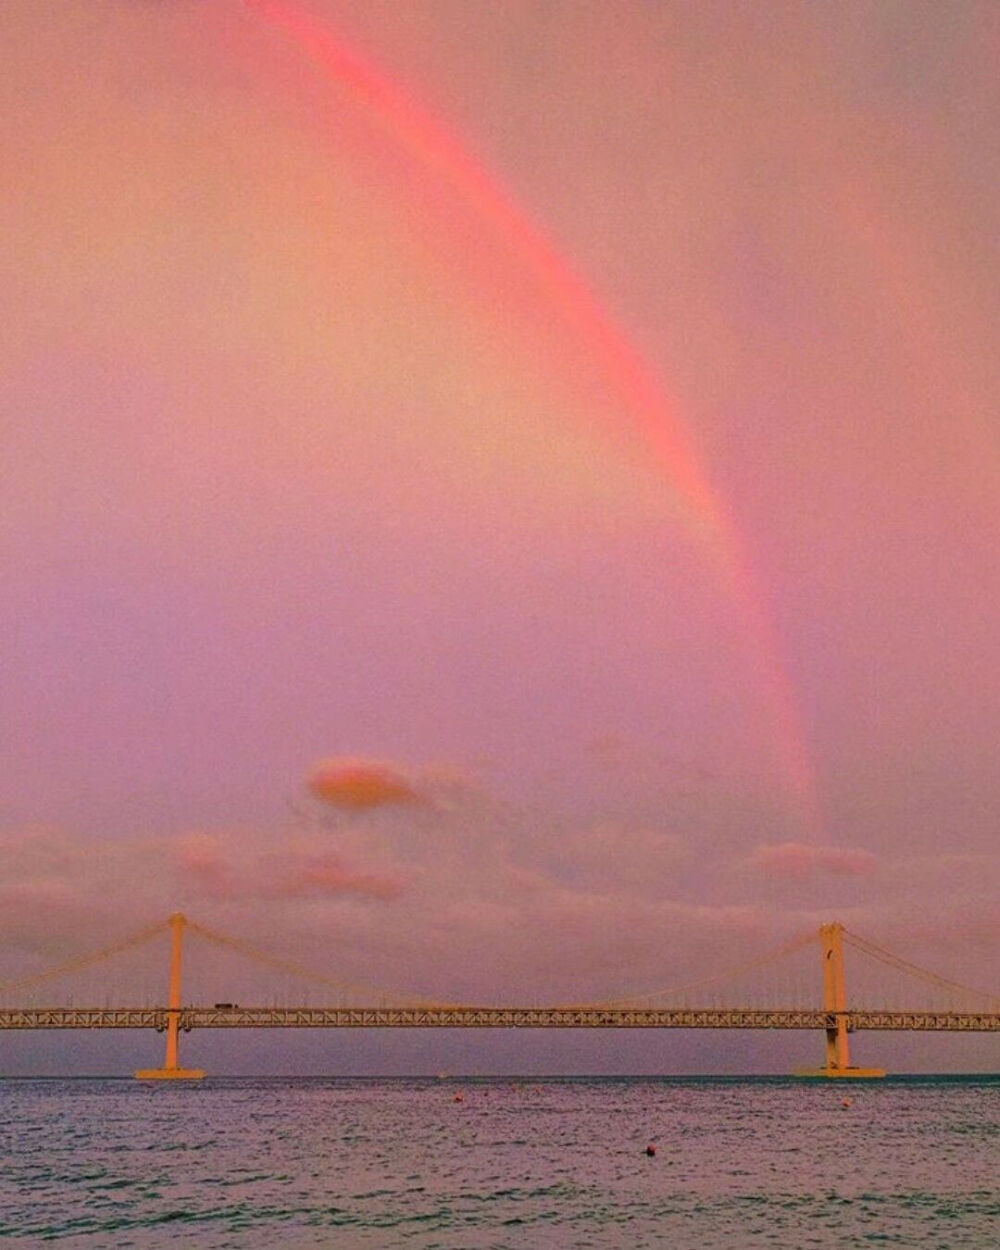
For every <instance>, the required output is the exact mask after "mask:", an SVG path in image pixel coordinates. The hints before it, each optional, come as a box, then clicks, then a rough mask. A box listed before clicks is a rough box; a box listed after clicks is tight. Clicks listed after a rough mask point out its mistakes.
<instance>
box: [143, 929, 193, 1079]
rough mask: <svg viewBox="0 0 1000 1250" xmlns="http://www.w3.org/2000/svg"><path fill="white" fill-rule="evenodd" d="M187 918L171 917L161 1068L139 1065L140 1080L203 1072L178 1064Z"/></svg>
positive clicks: (189, 1076) (191, 1075)
mask: <svg viewBox="0 0 1000 1250" xmlns="http://www.w3.org/2000/svg"><path fill="white" fill-rule="evenodd" d="M186 924H187V917H186V916H184V915H182V913H181V912H179V911H178V912H174V914H173V915H172V916H171V917H170V981H169V985H168V988H167V1045H166V1054H165V1055H164V1058H163V1067H162V1068H140V1069H139V1070H138V1071H137V1072H136V1074H135V1075H136V1079H137V1080H139V1081H177V1080H180V1081H200V1080H201V1078H202V1077H203V1076H204V1075H205V1073H204V1072H203V1071H202V1069H201V1068H182V1067H180V1066H179V1065H178V1055H179V1050H180V1047H179V1041H180V1030H181V963H182V959H183V953H184V926H185V925H186Z"/></svg>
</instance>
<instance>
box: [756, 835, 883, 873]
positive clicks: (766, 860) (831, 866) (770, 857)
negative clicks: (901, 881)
mask: <svg viewBox="0 0 1000 1250" xmlns="http://www.w3.org/2000/svg"><path fill="white" fill-rule="evenodd" d="M750 862H751V864H753V866H754V867H755V868H757V869H759V870H760V871H761V872H763V873H765V874H766V875H767V876H770V877H784V878H795V879H800V878H804V877H814V876H817V875H819V874H826V873H830V874H833V875H834V876H839V877H863V876H867V875H868V874H869V873H872V872H874V871H875V869H876V868H877V867H878V859H877V857H876V856H874V855H873V854H872V853H871V852H870V851H863V850H860V849H858V848H852V847H841V846H810V845H808V844H807V843H804V842H772V843H765V844H762V845H760V846H758V847H756V849H755V850H754V852H753V854H752V855H751V857H750Z"/></svg>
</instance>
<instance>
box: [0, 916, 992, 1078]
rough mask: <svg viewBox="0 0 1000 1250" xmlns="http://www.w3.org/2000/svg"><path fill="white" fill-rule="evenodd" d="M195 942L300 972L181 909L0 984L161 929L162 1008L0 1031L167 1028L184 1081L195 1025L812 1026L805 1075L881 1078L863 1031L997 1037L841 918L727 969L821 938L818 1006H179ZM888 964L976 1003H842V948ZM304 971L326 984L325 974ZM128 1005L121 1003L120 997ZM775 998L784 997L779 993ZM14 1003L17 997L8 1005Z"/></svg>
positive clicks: (7, 1016) (77, 966)
mask: <svg viewBox="0 0 1000 1250" xmlns="http://www.w3.org/2000/svg"><path fill="white" fill-rule="evenodd" d="M187 928H190V929H191V931H192V932H193V933H195V934H197V935H199V937H201V938H205V939H207V940H209V941H211V942H213V943H216V944H217V945H221V946H223V947H224V948H226V949H228V950H230V951H235V952H236V953H237V954H239V955H241V956H244V957H247V958H250V959H252V960H255V961H256V962H257V963H261V964H265V965H267V966H269V967H270V968H271V969H277V970H279V971H283V972H286V973H287V972H292V973H294V974H296V975H299V976H301V975H303V974H304V970H303V969H302V968H300V967H298V966H297V965H294V964H291V963H289V962H287V961H284V960H281V959H276V958H274V957H273V956H270V955H267V954H265V953H263V952H261V951H257V950H255V949H254V948H252V947H250V946H248V945H247V944H246V943H244V942H239V941H236V940H234V939H232V938H229V937H227V936H225V935H224V934H219V933H215V932H214V931H213V930H210V929H207V928H205V927H204V926H202V925H199V924H195V923H193V922H191V921H189V920H188V919H187V917H186V916H183V915H181V914H180V913H179V912H178V913H176V914H174V915H173V916H171V917H170V918H169V920H167V921H165V922H164V921H161V922H159V923H157V924H155V925H152V926H150V927H149V928H148V929H144V930H141V931H140V932H139V933H138V934H134V935H132V936H131V937H129V938H126V939H125V940H124V941H121V942H117V943H115V944H114V945H113V946H110V947H106V948H104V949H103V950H101V951H97V952H94V953H93V954H90V955H85V956H78V957H76V958H74V959H71V960H69V961H68V962H67V963H65V964H62V965H60V966H59V967H56V968H50V969H47V970H45V971H43V972H41V973H36V974H34V975H32V976H29V977H26V978H22V979H21V980H18V981H14V982H8V983H7V984H6V985H5V986H0V989H4V990H6V991H13V992H15V993H19V992H20V991H22V990H24V989H28V988H32V989H35V988H37V986H38V985H40V984H46V985H47V984H48V983H49V982H50V981H51V980H52V979H53V978H55V977H59V976H63V975H67V974H72V973H76V972H79V971H80V970H81V969H84V968H88V967H92V966H93V965H95V964H99V963H103V962H104V961H105V960H107V959H109V958H111V957H113V956H115V955H117V954H120V953H121V952H122V951H124V950H127V949H130V948H132V947H134V946H137V945H140V944H143V943H145V942H147V941H148V940H149V939H151V938H152V937H155V936H157V935H162V934H164V933H165V932H166V933H169V936H170V957H169V966H168V977H167V995H166V1003H165V1005H161V1006H145V1007H140V1006H132V1007H129V1006H104V1007H94V1006H72V1005H69V1006H56V1005H53V1006H27V1005H25V1006H18V1005H11V1006H0V1031H3V1030H12V1029H155V1030H157V1031H159V1032H162V1033H164V1034H165V1035H166V1052H165V1055H164V1062H163V1066H162V1067H161V1068H151V1069H143V1070H140V1071H139V1072H137V1073H136V1076H137V1077H140V1078H142V1079H148V1080H164V1079H168V1080H178V1079H180V1080H185V1079H186V1080H191V1079H197V1078H199V1077H201V1076H204V1073H203V1072H202V1071H201V1070H200V1069H196V1068H183V1067H181V1066H180V1061H179V1051H180V1037H181V1034H183V1033H189V1032H190V1031H191V1030H193V1029H281V1028H287V1029H316V1028H323V1029H799V1030H801V1029H815V1030H817V1031H820V1032H822V1033H823V1034H824V1036H825V1039H826V1048H825V1063H824V1065H823V1066H822V1067H821V1068H816V1069H813V1070H811V1071H808V1072H806V1073H803V1075H810V1076H822V1077H855V1078H856V1077H878V1076H884V1075H885V1073H884V1072H883V1071H882V1070H881V1069H875V1068H858V1067H854V1066H853V1065H852V1064H851V1061H850V1051H849V1036H850V1034H851V1033H854V1032H859V1031H861V1030H879V1031H900V1032H902V1031H906V1032H925V1033H929V1032H935V1033H941V1032H951V1033H1000V999H998V998H995V997H990V996H984V995H982V994H979V993H977V991H974V990H970V989H969V988H968V987H967V986H962V985H959V984H958V983H956V982H953V981H948V980H947V979H945V978H942V977H939V976H937V975H936V974H935V973H931V972H927V971H926V970H925V969H921V968H918V967H916V965H913V964H909V963H907V962H906V961H905V960H903V959H900V958H899V957H898V956H896V955H893V954H892V953H891V952H888V951H885V950H882V949H881V948H880V947H877V946H875V945H874V944H873V943H871V942H869V941H867V940H866V939H864V938H860V937H858V935H857V934H851V933H849V932H848V931H847V930H845V929H844V927H843V925H841V924H828V925H823V926H822V927H821V928H820V930H819V932H818V933H809V934H805V935H803V936H800V937H799V938H797V939H795V940H794V941H793V942H791V943H789V944H787V945H786V946H784V947H782V948H781V949H780V950H778V951H774V952H770V953H769V954H767V955H765V956H763V957H761V958H758V959H756V960H752V961H750V963H749V964H743V965H741V966H740V968H738V969H735V970H730V973H732V972H734V971H735V972H741V971H745V970H746V969H747V968H748V967H749V968H759V967H762V966H766V965H771V964H773V963H775V962H776V961H779V960H781V959H784V957H785V956H787V955H789V954H790V953H792V952H794V951H796V950H802V949H804V948H805V947H807V946H814V947H815V946H816V945H817V944H818V948H819V949H818V954H819V957H820V961H821V974H822V987H823V988H822V995H819V994H817V998H820V997H821V998H822V1006H816V1007H806V1008H802V1007H760V1006H757V1007H754V1006H737V1007H732V1006H721V1007H720V1006H713V1007H693V1006H688V1005H684V1006H665V1005H654V1004H652V1003H651V1002H650V1001H649V1000H650V999H651V998H655V997H662V996H663V995H662V992H661V993H660V994H657V995H645V996H642V997H641V998H633V999H630V1000H629V999H622V1000H618V1001H616V1002H605V1003H582V1004H572V1003H571V1004H562V1005H557V1006H528V1007H525V1006H470V1005H465V1004H454V1003H428V1002H412V1001H411V1002H409V1003H405V1002H404V1003H400V1002H397V1004H396V1005H385V1004H384V1003H383V1004H382V1005H379V1006H363V1005H362V1006H346V1005H341V1006H326V1007H324V1006H305V1005H303V1006H295V1005H291V1006H266V1007H265V1006H250V1007H244V1006H240V1005H238V1004H236V1003H215V1004H214V1005H212V1006H207V1005H206V1006H198V1005H193V1004H191V1003H185V1002H184V998H183V995H182V992H181V972H182V964H183V950H184V933H185V929H187ZM845 942H847V943H850V944H851V945H852V946H853V947H855V948H857V949H858V950H860V951H863V952H865V953H866V954H868V955H871V956H873V957H874V958H876V959H878V960H880V961H881V962H882V963H885V964H887V965H888V966H890V967H891V968H894V969H895V970H896V971H901V972H904V973H907V974H909V975H911V976H914V975H915V976H918V977H919V978H921V979H922V980H924V981H925V982H929V983H930V984H931V985H932V986H934V987H936V989H938V990H941V989H945V990H947V991H948V992H949V994H950V993H954V992H960V993H962V994H965V995H971V996H972V1001H971V1005H972V1006H973V1008H974V1009H972V1010H968V1009H964V1010H957V1009H955V1006H954V1005H952V1006H950V1007H948V1008H947V1009H944V1010H885V1009H881V1008H872V1007H867V1008H862V1007H849V1006H848V1001H847V991H846V985H845V975H844V943H845ZM304 975H306V976H307V977H309V978H310V979H312V980H315V981H319V982H321V983H323V984H325V985H326V986H327V990H328V991H329V988H330V987H331V986H333V985H336V984H338V983H336V982H334V981H333V980H332V979H331V978H329V977H325V976H321V975H317V974H314V973H309V972H306V973H305V974H304ZM719 980H720V978H719V977H712V978H707V979H706V980H703V981H701V982H697V983H695V984H694V985H688V986H685V987H679V989H678V990H675V991H674V992H675V993H678V992H680V991H681V990H686V991H692V990H697V989H699V988H700V987H701V986H702V985H704V984H706V983H708V982H718V981H719ZM126 1001H127V1000H126ZM779 1001H780V1000H779ZM15 1004H16V1000H15Z"/></svg>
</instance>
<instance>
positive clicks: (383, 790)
mask: <svg viewBox="0 0 1000 1250" xmlns="http://www.w3.org/2000/svg"><path fill="white" fill-rule="evenodd" d="M307 785H308V787H309V790H310V792H311V793H312V794H313V795H314V796H315V797H316V798H317V799H320V800H321V801H322V802H323V803H328V804H329V805H330V806H331V807H335V808H339V809H340V810H342V811H347V812H365V811H371V810H374V809H375V808H380V807H395V806H399V805H401V804H402V805H406V804H411V803H419V802H420V801H421V796H420V795H419V794H418V793H417V791H416V790H415V789H414V787H413V785H412V784H411V783H410V781H408V780H407V778H406V777H405V776H404V775H403V774H402V773H401V772H399V771H397V770H396V769H395V768H393V767H392V766H390V765H388V764H385V763H383V762H381V761H379V760H364V759H355V758H350V757H340V758H336V759H329V760H324V761H322V762H321V763H319V764H317V765H316V766H315V767H314V768H313V770H312V772H311V773H310V774H309V779H308V782H307Z"/></svg>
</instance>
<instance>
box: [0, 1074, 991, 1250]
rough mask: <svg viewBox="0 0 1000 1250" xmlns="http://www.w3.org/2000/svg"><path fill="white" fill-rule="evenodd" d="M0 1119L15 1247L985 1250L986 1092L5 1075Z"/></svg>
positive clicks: (958, 1085) (892, 1085)
mask: <svg viewBox="0 0 1000 1250" xmlns="http://www.w3.org/2000/svg"><path fill="white" fill-rule="evenodd" d="M845 1098H849V1099H850V1100H851V1104H850V1106H848V1107H845V1106H843V1105H842V1103H843V1100H844V1099H845ZM0 1111H2V1120H0V1123H2V1127H0V1134H2V1146H3V1155H2V1159H0V1238H4V1239H9V1240H12V1241H15V1242H16V1241H20V1242H22V1243H25V1244H27V1245H37V1244H42V1243H44V1242H48V1241H61V1242H65V1243H66V1244H68V1245H70V1246H78V1245H79V1246H91V1247H95V1246H107V1247H115V1248H116V1250H117V1248H118V1247H130V1246H131V1247H142V1248H144V1247H159V1246H195V1247H217V1248H218V1250H222V1248H223V1247H239V1248H240V1250H244V1248H250V1250H252V1248H254V1247H261V1246H268V1247H291V1248H293V1250H294V1248H297V1247H305V1246H336V1247H339V1248H341V1250H349V1248H351V1247H355V1246H363V1247H368V1246H377V1247H391V1246H413V1247H428V1248H429V1247H434V1246H440V1247H449V1248H453V1250H466V1248H468V1250H473V1248H478V1247H484V1248H485V1247H496V1248H498V1250H499V1248H501V1247H503V1248H506V1247H518V1248H520V1247H527V1246H541V1247H629V1248H630V1250H633V1248H637V1247H643V1246H671V1247H679V1248H682V1250H683V1248H686V1247H712V1248H713V1250H716V1248H719V1247H728V1248H731V1250H739V1247H743V1246H748V1247H757V1246H782V1247H810V1246H820V1247H823V1246H838V1247H850V1246H873V1245H897V1246H905V1247H930V1246H933V1247H942V1248H944V1247H946V1248H947V1250H952V1248H953V1247H960V1246H970V1247H977V1248H982V1250H992V1248H993V1247H997V1246H1000V1197H998V1186H1000V1081H998V1080H997V1079H995V1078H994V1079H990V1078H964V1079H942V1080H937V1079H921V1080H917V1079H914V1080H909V1081H907V1080H887V1081H884V1082H873V1083H871V1084H865V1085H863V1086H860V1085H855V1086H854V1087H853V1088H846V1087H845V1086H843V1085H836V1086H834V1085H832V1084H822V1083H811V1082H796V1081H792V1080H779V1079H775V1080H768V1079H757V1080H718V1079H705V1080H695V1079H687V1080H681V1079H664V1080H655V1079H649V1078H642V1079H622V1080H602V1079H567V1080H545V1081H540V1080H524V1081H518V1080H510V1079H492V1080H465V1081H458V1080H454V1079H452V1080H448V1081H437V1080H422V1079H421V1080H383V1079H379V1080H349V1081H345V1080H309V1079H297V1078H289V1079H269V1080H262V1079H243V1080H238V1079H221V1078H216V1079H208V1080H206V1081H204V1082H203V1083H202V1084H201V1085H200V1086H185V1087H171V1086H154V1087H151V1086H144V1085H140V1084H138V1083H136V1082H134V1081H112V1080H92V1081H80V1080H78V1081H54V1080H44V1081H43V1080H39V1081H28V1080H19V1081H2V1082H0ZM650 1142H652V1143H654V1144H655V1146H656V1154H655V1156H654V1157H647V1155H646V1154H645V1149H646V1146H647V1144H648V1143H650Z"/></svg>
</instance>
